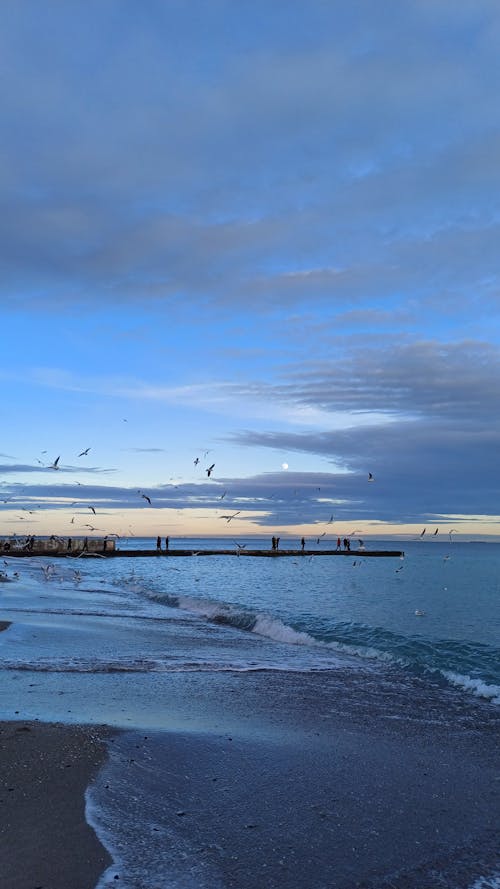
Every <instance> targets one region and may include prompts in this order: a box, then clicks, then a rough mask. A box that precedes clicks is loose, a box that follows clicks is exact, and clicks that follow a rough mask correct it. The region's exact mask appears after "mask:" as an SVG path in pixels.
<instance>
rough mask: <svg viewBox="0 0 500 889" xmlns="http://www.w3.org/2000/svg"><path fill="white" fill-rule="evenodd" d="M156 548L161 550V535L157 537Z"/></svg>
mask: <svg viewBox="0 0 500 889" xmlns="http://www.w3.org/2000/svg"><path fill="white" fill-rule="evenodd" d="M156 549H157V550H158V551H159V550H161V537H157V538H156Z"/></svg>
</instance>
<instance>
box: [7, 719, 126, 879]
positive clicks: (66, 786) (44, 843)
mask: <svg viewBox="0 0 500 889" xmlns="http://www.w3.org/2000/svg"><path fill="white" fill-rule="evenodd" d="M104 735H105V730H104V729H103V730H101V729H99V728H96V727H93V728H90V729H87V728H82V727H81V726H66V725H50V724H44V723H36V722H1V723H0V762H1V775H0V800H1V808H2V818H1V826H0V861H1V879H0V885H1V886H2V889H37V887H38V889H93V887H94V886H95V884H96V882H97V880H98V878H99V875H100V874H101V873H102V871H103V870H104V869H105V867H106V866H107V864H108V863H109V857H108V855H107V853H106V852H105V850H104V849H103V847H102V846H101V844H100V843H99V841H98V839H97V837H96V836H95V834H94V831H93V830H92V829H91V828H90V827H89V826H88V824H87V822H86V820H85V797H84V794H85V790H86V788H87V786H88V784H89V783H90V781H91V780H92V778H93V776H94V775H95V773H96V771H97V770H98V768H99V767H100V765H101V764H102V762H103V760H104V757H105V755H106V745H105V743H104V741H103V740H102V738H103V737H104Z"/></svg>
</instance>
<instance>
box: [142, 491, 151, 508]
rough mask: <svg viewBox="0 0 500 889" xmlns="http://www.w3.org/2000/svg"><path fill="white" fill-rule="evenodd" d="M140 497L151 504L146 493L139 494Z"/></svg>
mask: <svg viewBox="0 0 500 889" xmlns="http://www.w3.org/2000/svg"><path fill="white" fill-rule="evenodd" d="M141 497H143V498H144V500H147V501H148V503H149V505H150V506H151V497H148V495H147V494H141Z"/></svg>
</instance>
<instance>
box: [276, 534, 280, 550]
mask: <svg viewBox="0 0 500 889" xmlns="http://www.w3.org/2000/svg"><path fill="white" fill-rule="evenodd" d="M279 545H280V539H279V537H277V538H276V549H278V547H279Z"/></svg>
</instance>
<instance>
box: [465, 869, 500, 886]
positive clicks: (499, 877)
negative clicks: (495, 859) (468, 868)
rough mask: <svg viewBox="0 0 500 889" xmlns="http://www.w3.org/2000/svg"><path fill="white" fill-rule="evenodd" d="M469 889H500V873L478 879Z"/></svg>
mask: <svg viewBox="0 0 500 889" xmlns="http://www.w3.org/2000/svg"><path fill="white" fill-rule="evenodd" d="M469 889H500V873H499V872H498V871H497V872H496V873H494V874H491V875H490V876H489V877H478V879H477V880H474V882H473V883H472V886H469Z"/></svg>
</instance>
